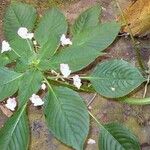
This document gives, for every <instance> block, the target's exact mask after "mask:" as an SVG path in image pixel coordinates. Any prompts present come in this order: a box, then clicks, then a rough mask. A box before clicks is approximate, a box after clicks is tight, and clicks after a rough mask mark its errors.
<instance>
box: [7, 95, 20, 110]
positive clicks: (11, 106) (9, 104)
mask: <svg viewBox="0 0 150 150" xmlns="http://www.w3.org/2000/svg"><path fill="white" fill-rule="evenodd" d="M5 106H6V107H7V108H8V109H10V110H11V111H14V110H15V108H16V106H17V102H16V98H9V99H8V100H7V103H6V104H5Z"/></svg>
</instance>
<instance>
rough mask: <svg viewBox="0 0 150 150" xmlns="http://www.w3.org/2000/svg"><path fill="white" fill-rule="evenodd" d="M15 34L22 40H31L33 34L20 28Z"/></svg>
mask: <svg viewBox="0 0 150 150" xmlns="http://www.w3.org/2000/svg"><path fill="white" fill-rule="evenodd" d="M17 33H18V35H19V36H20V37H21V38H23V39H30V40H31V39H32V38H33V37H34V34H33V33H29V32H28V29H27V28H25V27H20V28H19V29H18V32H17Z"/></svg>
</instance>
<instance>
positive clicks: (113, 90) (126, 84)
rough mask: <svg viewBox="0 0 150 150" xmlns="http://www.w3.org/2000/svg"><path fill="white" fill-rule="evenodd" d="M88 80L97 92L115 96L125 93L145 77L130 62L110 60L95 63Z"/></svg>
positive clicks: (140, 82)
mask: <svg viewBox="0 0 150 150" xmlns="http://www.w3.org/2000/svg"><path fill="white" fill-rule="evenodd" d="M89 80H90V81H91V83H92V86H93V87H94V88H95V90H96V91H97V92H98V93H99V94H101V95H103V96H105V97H110V98H117V97H123V96H125V95H127V94H128V93H130V92H131V91H133V90H134V89H135V88H137V87H138V86H139V85H141V84H142V83H143V82H144V81H145V80H146V79H145V78H144V77H143V76H142V75H141V73H140V72H139V70H138V69H137V68H135V67H134V66H132V65H131V64H130V63H128V62H126V61H124V60H110V61H106V62H103V63H101V64H99V65H97V67H96V69H95V70H94V71H93V73H92V74H91V76H90V77H89Z"/></svg>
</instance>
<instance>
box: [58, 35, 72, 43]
mask: <svg viewBox="0 0 150 150" xmlns="http://www.w3.org/2000/svg"><path fill="white" fill-rule="evenodd" d="M60 42H61V45H62V46H65V45H72V42H71V40H70V39H69V38H66V35H65V34H63V35H62V36H61V38H60Z"/></svg>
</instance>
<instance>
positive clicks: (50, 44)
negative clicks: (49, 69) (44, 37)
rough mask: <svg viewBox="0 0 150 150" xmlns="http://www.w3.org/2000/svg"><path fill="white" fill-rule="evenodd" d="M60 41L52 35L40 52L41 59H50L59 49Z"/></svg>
mask: <svg viewBox="0 0 150 150" xmlns="http://www.w3.org/2000/svg"><path fill="white" fill-rule="evenodd" d="M59 41H60V40H58V39H57V38H56V36H53V35H51V36H50V37H49V39H48V41H47V42H46V44H44V45H43V46H42V48H41V49H40V50H39V59H40V60H42V59H49V58H51V56H53V55H54V53H55V52H56V50H57V48H58V47H59Z"/></svg>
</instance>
